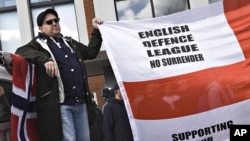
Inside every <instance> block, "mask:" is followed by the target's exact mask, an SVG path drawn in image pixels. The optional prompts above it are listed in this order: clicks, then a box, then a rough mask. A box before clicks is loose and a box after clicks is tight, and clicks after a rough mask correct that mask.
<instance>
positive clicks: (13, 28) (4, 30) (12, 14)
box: [0, 0, 21, 53]
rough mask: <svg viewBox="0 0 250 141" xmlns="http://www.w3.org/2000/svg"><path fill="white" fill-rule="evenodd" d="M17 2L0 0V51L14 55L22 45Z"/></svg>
mask: <svg viewBox="0 0 250 141" xmlns="http://www.w3.org/2000/svg"><path fill="white" fill-rule="evenodd" d="M16 11H17V10H16V0H0V50H2V51H6V52H11V53H14V52H15V50H16V48H17V47H18V46H20V45H21V37H20V31H19V25H18V17H17V12H16Z"/></svg>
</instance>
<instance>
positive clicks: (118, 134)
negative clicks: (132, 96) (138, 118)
mask: <svg viewBox="0 0 250 141" xmlns="http://www.w3.org/2000/svg"><path fill="white" fill-rule="evenodd" d="M103 134H104V141H133V140H134V139H133V135H132V131H131V127H130V123H129V119H128V115H127V111H126V109H125V105H124V103H123V100H117V99H115V98H110V99H109V100H108V104H107V105H106V106H105V108H104V115H103Z"/></svg>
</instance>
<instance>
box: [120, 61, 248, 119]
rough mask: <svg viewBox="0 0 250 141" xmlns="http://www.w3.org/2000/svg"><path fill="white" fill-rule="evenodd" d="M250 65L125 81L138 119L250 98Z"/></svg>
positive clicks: (186, 112)
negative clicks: (138, 80) (148, 79)
mask: <svg viewBox="0 0 250 141" xmlns="http://www.w3.org/2000/svg"><path fill="white" fill-rule="evenodd" d="M249 72H250V67H246V66H245V63H244V62H242V63H238V64H234V65H230V66H225V67H217V68H212V69H207V70H204V71H200V72H195V73H191V74H186V75H181V76H177V77H172V78H165V79H160V80H154V81H146V82H124V87H125V89H126V92H127V96H128V99H129V102H130V105H131V110H132V113H133V116H134V118H136V119H151V120H152V119H168V118H175V117H181V116H187V115H192V114H197V113H200V112H204V111H208V110H211V109H215V108H218V107H221V106H226V105H229V104H233V103H236V102H239V101H242V100H245V99H248V98H250V87H249V86H250V80H249V78H250V73H249Z"/></svg>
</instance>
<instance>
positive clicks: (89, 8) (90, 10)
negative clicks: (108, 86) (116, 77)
mask: <svg viewBox="0 0 250 141" xmlns="http://www.w3.org/2000/svg"><path fill="white" fill-rule="evenodd" d="M83 3H84V9H85V14H86V15H85V17H86V22H87V29H88V37H90V36H91V35H90V34H91V32H92V30H93V26H92V19H93V18H94V17H95V11H94V3H93V0H83ZM88 82H89V88H90V91H91V92H96V96H97V103H98V105H99V106H100V107H102V105H103V104H104V102H105V101H104V99H103V97H101V96H100V93H101V90H102V89H103V87H104V86H105V80H104V75H99V76H92V77H88Z"/></svg>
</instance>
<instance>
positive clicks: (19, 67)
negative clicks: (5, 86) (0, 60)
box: [11, 54, 40, 141]
mask: <svg viewBox="0 0 250 141" xmlns="http://www.w3.org/2000/svg"><path fill="white" fill-rule="evenodd" d="M11 56H12V60H13V71H12V78H13V84H12V85H13V86H12V87H13V88H12V106H11V141H40V139H39V136H38V128H37V115H36V109H35V101H36V97H35V95H36V93H35V91H36V84H35V82H36V81H35V80H36V77H35V71H34V65H33V64H29V63H28V62H27V61H26V60H25V59H24V58H23V57H22V56H19V55H16V54H11Z"/></svg>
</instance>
